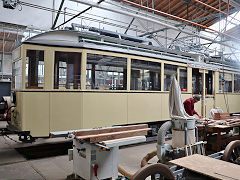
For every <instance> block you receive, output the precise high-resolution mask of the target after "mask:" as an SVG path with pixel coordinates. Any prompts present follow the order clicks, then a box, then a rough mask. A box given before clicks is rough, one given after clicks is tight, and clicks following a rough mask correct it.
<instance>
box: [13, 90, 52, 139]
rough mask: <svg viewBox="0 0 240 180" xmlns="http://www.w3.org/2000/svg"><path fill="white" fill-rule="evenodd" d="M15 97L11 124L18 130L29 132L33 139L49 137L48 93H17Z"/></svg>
mask: <svg viewBox="0 0 240 180" xmlns="http://www.w3.org/2000/svg"><path fill="white" fill-rule="evenodd" d="M16 97H17V104H16V105H17V106H16V109H15V111H14V113H13V123H14V125H15V126H16V127H17V128H18V130H20V131H30V133H31V135H32V136H33V137H47V136H49V115H50V109H49V93H46V92H17V93H16ZM16 122H17V123H16ZM17 124H20V126H19V125H17Z"/></svg>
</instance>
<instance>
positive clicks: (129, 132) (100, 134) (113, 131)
mask: <svg viewBox="0 0 240 180" xmlns="http://www.w3.org/2000/svg"><path fill="white" fill-rule="evenodd" d="M149 130H151V128H148V125H147V124H142V125H132V126H122V127H112V128H103V129H91V130H86V131H76V132H74V133H73V135H75V138H76V139H79V140H84V141H87V142H90V143H97V142H102V141H108V140H113V139H120V138H127V137H133V136H145V135H147V132H148V131H149Z"/></svg>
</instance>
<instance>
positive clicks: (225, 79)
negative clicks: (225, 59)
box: [219, 73, 232, 92]
mask: <svg viewBox="0 0 240 180" xmlns="http://www.w3.org/2000/svg"><path fill="white" fill-rule="evenodd" d="M223 87H224V92H232V74H229V73H219V92H223Z"/></svg>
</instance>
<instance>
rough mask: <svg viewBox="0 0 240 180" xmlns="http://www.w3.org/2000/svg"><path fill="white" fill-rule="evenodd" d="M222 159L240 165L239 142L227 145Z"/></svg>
mask: <svg viewBox="0 0 240 180" xmlns="http://www.w3.org/2000/svg"><path fill="white" fill-rule="evenodd" d="M222 159H223V160H224V161H228V162H232V163H234V164H239V165H240V140H236V141H232V142H230V143H229V144H228V145H227V147H226V149H225V151H224V153H223V157H222Z"/></svg>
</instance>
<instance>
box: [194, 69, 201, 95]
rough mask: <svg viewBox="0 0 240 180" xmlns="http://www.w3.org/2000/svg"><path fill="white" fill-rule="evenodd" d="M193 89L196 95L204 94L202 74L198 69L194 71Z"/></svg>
mask: <svg viewBox="0 0 240 180" xmlns="http://www.w3.org/2000/svg"><path fill="white" fill-rule="evenodd" d="M192 88H193V93H194V94H202V89H203V85H202V73H200V72H199V69H196V68H193V69H192Z"/></svg>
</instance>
